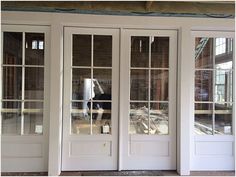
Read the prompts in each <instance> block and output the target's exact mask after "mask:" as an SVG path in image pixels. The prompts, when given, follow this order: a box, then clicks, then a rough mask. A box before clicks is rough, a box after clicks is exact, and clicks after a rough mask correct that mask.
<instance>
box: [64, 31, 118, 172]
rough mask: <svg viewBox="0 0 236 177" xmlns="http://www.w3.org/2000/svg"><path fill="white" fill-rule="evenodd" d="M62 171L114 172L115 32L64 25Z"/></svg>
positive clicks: (116, 50)
mask: <svg viewBox="0 0 236 177" xmlns="http://www.w3.org/2000/svg"><path fill="white" fill-rule="evenodd" d="M64 37H65V38H64V39H65V40H64V52H65V55H64V56H65V57H64V108H63V110H64V111H63V112H64V113H63V149H62V170H64V171H73V170H117V168H118V167H117V165H118V159H117V154H118V152H117V150H118V95H119V93H118V92H119V85H118V82H119V73H118V72H119V30H117V29H101V28H73V27H65V31H64Z"/></svg>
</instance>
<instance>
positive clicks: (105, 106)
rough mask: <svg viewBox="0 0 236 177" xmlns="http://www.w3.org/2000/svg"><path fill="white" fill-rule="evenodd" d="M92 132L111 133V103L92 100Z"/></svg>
mask: <svg viewBox="0 0 236 177" xmlns="http://www.w3.org/2000/svg"><path fill="white" fill-rule="evenodd" d="M92 131H93V134H111V103H110V102H93V126H92Z"/></svg>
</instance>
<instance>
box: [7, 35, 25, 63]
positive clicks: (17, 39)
mask: <svg viewBox="0 0 236 177" xmlns="http://www.w3.org/2000/svg"><path fill="white" fill-rule="evenodd" d="M3 64H15V65H21V64H22V33H18V32H4V33H3Z"/></svg>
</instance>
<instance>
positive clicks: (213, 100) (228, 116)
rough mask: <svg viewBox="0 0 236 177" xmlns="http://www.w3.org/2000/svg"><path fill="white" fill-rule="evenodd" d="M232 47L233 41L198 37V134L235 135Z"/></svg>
mask: <svg viewBox="0 0 236 177" xmlns="http://www.w3.org/2000/svg"><path fill="white" fill-rule="evenodd" d="M204 40H205V42H200V41H204ZM209 41H211V42H209ZM213 44H215V45H213ZM232 44H233V39H232V38H206V37H197V38H195V123H194V124H195V129H194V132H195V134H197V135H204V134H205V135H216V134H219V135H231V134H232V105H233V102H234V100H233V72H234V70H233V55H232V50H231V49H232ZM200 48H201V50H200ZM222 48H225V49H222ZM230 48H231V49H230ZM228 49H229V50H228ZM217 50H218V51H217ZM230 50H231V52H227V51H230ZM198 52H199V53H198ZM197 53H198V54H197ZM196 54H197V55H196ZM206 56H207V57H206ZM209 61H212V62H211V63H212V64H211V65H209Z"/></svg>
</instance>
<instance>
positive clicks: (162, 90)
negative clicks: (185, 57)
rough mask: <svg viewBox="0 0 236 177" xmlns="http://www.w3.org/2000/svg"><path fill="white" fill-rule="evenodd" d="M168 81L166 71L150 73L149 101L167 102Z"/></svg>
mask: <svg viewBox="0 0 236 177" xmlns="http://www.w3.org/2000/svg"><path fill="white" fill-rule="evenodd" d="M168 80H169V72H168V71H167V70H165V71H164V70H152V71H151V88H150V89H151V90H150V92H151V93H150V97H151V100H158V101H168V99H169V98H168V88H169V86H168V84H169V83H168Z"/></svg>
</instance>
